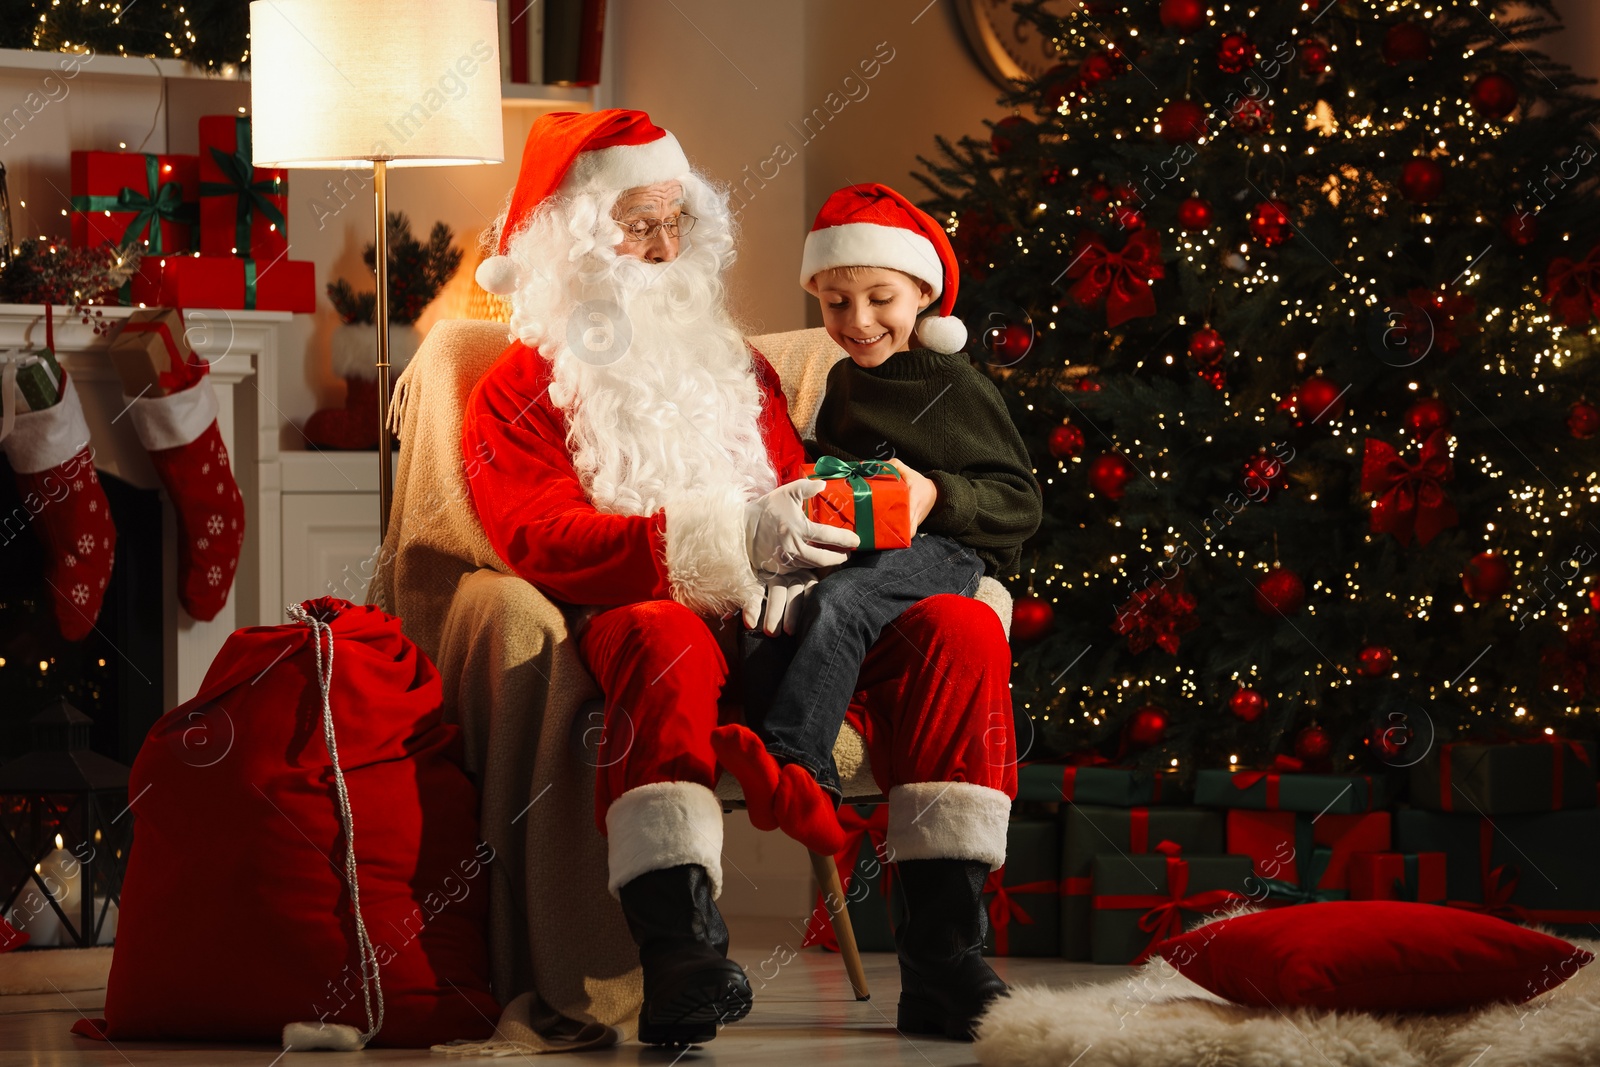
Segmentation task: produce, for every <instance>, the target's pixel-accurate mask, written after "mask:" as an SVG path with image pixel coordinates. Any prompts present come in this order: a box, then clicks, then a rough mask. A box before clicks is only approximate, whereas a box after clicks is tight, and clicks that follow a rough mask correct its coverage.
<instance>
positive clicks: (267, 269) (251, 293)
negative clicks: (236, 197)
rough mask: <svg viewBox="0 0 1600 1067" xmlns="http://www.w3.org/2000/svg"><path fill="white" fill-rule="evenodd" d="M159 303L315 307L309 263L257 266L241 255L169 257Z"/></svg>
mask: <svg viewBox="0 0 1600 1067" xmlns="http://www.w3.org/2000/svg"><path fill="white" fill-rule="evenodd" d="M159 303H161V304H164V305H168V306H171V307H182V308H227V309H229V310H240V311H296V312H303V313H307V314H309V313H310V312H312V311H315V310H316V307H317V286H316V275H315V271H314V269H313V267H312V264H311V262H310V261H309V260H300V259H277V260H270V261H268V262H266V263H258V262H257V261H256V260H253V259H244V258H242V257H239V256H167V257H166V258H165V260H164V261H163V263H162V266H161V299H160V301H159Z"/></svg>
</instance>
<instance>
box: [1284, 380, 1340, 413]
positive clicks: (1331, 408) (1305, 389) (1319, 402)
mask: <svg viewBox="0 0 1600 1067" xmlns="http://www.w3.org/2000/svg"><path fill="white" fill-rule="evenodd" d="M1342 395H1343V390H1341V389H1340V388H1339V386H1337V385H1336V384H1334V383H1333V382H1331V381H1329V380H1328V379H1327V378H1324V377H1322V376H1321V375H1318V376H1316V377H1314V378H1307V379H1306V380H1305V381H1303V382H1301V383H1300V388H1298V389H1296V390H1295V397H1296V402H1295V424H1296V425H1298V426H1304V425H1305V424H1306V423H1308V422H1311V423H1318V422H1323V423H1325V422H1329V421H1332V420H1333V419H1337V418H1338V417H1339V416H1340V415H1342V414H1344V402H1343V400H1341V399H1340V398H1341V397H1342Z"/></svg>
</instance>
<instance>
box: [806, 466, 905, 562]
mask: <svg viewBox="0 0 1600 1067" xmlns="http://www.w3.org/2000/svg"><path fill="white" fill-rule="evenodd" d="M806 476H807V477H808V478H822V479H824V481H823V484H822V492H820V493H818V494H817V495H816V496H814V497H812V498H811V499H810V500H808V501H806V516H807V518H809V519H810V520H811V521H812V522H820V523H823V524H824V525H827V526H838V527H841V528H842V529H846V530H854V531H855V532H856V533H857V534H859V535H860V537H861V547H860V549H858V550H857V551H873V550H875V549H880V548H908V547H910V545H911V487H910V486H909V485H907V484H906V481H905V479H904V478H901V477H900V472H899V471H897V470H895V469H894V467H892V466H890V465H889V464H887V463H884V462H883V461H881V460H867V461H865V462H862V463H848V462H846V461H844V460H842V459H839V458H837V457H835V456H821V457H819V458H818V459H817V462H815V463H813V464H811V465H810V466H809V468H808V469H807V471H806ZM858 509H859V511H860V512H861V513H863V514H862V515H861V517H862V518H863V519H864V520H866V528H863V527H862V526H860V525H857V522H856V519H857V514H858Z"/></svg>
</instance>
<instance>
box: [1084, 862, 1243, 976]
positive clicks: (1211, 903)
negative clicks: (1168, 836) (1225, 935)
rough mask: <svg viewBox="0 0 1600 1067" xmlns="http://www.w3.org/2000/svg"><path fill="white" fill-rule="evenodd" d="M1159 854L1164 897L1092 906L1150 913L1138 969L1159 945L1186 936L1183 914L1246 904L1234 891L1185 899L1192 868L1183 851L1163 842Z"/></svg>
mask: <svg viewBox="0 0 1600 1067" xmlns="http://www.w3.org/2000/svg"><path fill="white" fill-rule="evenodd" d="M1156 851H1157V852H1161V853H1165V855H1166V857H1167V892H1166V895H1165V896H1162V895H1161V894H1159V893H1126V894H1111V895H1106V896H1096V897H1095V898H1094V905H1093V906H1094V907H1095V908H1096V909H1109V910H1113V911H1126V910H1128V909H1130V908H1148V909H1149V910H1148V911H1146V912H1145V913H1144V914H1143V915H1141V916H1140V917H1139V929H1141V930H1144V931H1145V932H1146V933H1148V934H1150V942H1149V943H1148V944H1147V945H1145V947H1144V950H1143V951H1141V952H1140V953H1139V955H1138V956H1137V957H1135V958H1134V960H1133V962H1134V964H1136V965H1137V964H1140V963H1143V962H1144V961H1145V960H1147V959H1149V958H1150V955H1151V953H1152V952H1153V951H1154V949H1155V947H1156V945H1157V944H1158V943H1159V942H1162V941H1165V940H1166V939H1167V938H1169V937H1172V936H1174V935H1176V934H1180V933H1182V932H1183V913H1184V912H1186V911H1197V912H1199V913H1201V914H1202V915H1212V914H1215V913H1216V912H1219V911H1222V910H1224V909H1225V908H1227V907H1229V906H1230V905H1233V904H1236V903H1243V902H1244V901H1245V900H1246V898H1245V897H1244V896H1243V895H1242V894H1240V893H1235V892H1234V891H1233V890H1231V889H1208V890H1206V891H1205V892H1204V893H1196V894H1195V895H1194V896H1192V897H1190V896H1185V895H1184V894H1185V893H1186V892H1188V889H1189V864H1188V862H1187V861H1185V860H1183V859H1181V858H1180V857H1179V855H1178V853H1179V852H1180V851H1181V847H1180V846H1179V845H1177V844H1175V843H1173V842H1171V841H1163V842H1161V843H1160V844H1159V845H1157V846H1156Z"/></svg>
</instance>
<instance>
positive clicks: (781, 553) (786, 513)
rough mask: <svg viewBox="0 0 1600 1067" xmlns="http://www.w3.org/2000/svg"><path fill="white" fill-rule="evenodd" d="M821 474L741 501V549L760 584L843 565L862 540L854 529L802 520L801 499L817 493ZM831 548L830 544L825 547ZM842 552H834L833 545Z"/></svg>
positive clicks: (804, 518)
mask: <svg viewBox="0 0 1600 1067" xmlns="http://www.w3.org/2000/svg"><path fill="white" fill-rule="evenodd" d="M822 489H823V485H822V480H821V479H820V478H796V479H795V480H794V481H792V482H790V483H788V484H787V485H780V486H778V488H776V489H774V490H773V491H772V492H770V493H768V494H767V495H766V496H764V497H761V498H760V499H759V500H752V501H750V502H749V503H748V504H746V505H745V511H744V533H745V548H746V550H747V551H748V552H749V554H750V567H751V569H752V570H754V571H755V572H756V577H757V578H759V579H760V580H761V581H763V582H765V581H766V580H767V579H768V578H771V577H774V576H776V575H779V574H787V573H789V572H790V571H797V570H801V569H803V568H807V567H830V566H833V565H834V564H836V563H843V562H844V561H845V560H846V559H847V558H849V557H848V556H847V554H846V553H847V552H849V551H853V550H854V549H856V548H858V547H859V546H860V544H861V538H860V537H858V536H857V535H856V533H855V531H854V530H845V529H842V528H840V527H838V526H825V525H823V524H822V523H820V522H812V521H811V520H810V519H808V518H806V501H807V500H809V499H811V498H812V497H814V496H816V495H817V494H818V493H820V492H822ZM824 546H831V547H824ZM835 548H836V549H841V550H843V551H833V549H835Z"/></svg>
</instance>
